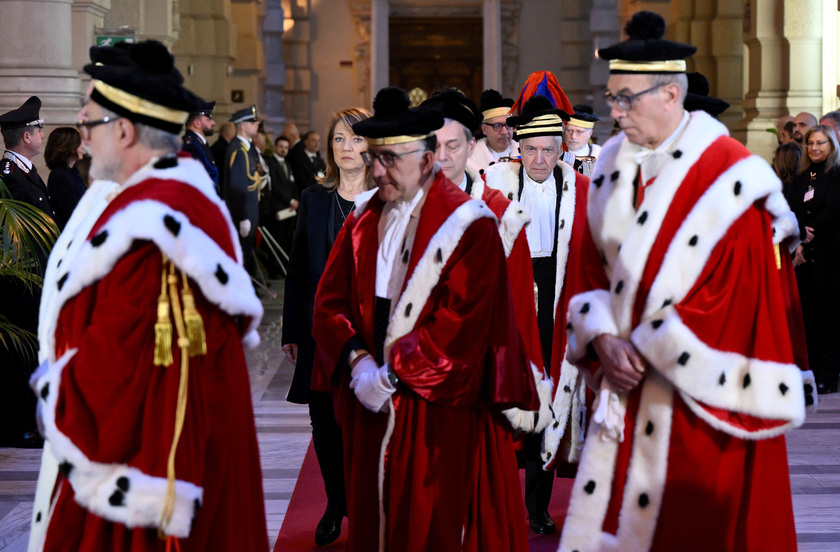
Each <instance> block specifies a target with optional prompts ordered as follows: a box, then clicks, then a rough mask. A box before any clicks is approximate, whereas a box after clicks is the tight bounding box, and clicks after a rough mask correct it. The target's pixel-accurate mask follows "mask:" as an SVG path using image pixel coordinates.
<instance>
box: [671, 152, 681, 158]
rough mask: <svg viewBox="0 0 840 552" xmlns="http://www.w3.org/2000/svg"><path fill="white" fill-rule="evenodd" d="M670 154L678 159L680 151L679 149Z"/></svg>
mask: <svg viewBox="0 0 840 552" xmlns="http://www.w3.org/2000/svg"><path fill="white" fill-rule="evenodd" d="M671 155H673V156H674V159H679V158H680V157H682V152H681V151H680V150H677V151H675V152H674V153H672V154H671Z"/></svg>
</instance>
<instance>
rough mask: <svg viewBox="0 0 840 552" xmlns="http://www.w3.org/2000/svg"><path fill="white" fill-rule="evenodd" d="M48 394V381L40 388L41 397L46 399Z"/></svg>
mask: <svg viewBox="0 0 840 552" xmlns="http://www.w3.org/2000/svg"><path fill="white" fill-rule="evenodd" d="M49 395H50V382H47V383H45V384H44V386H43V387H42V388H41V398H42V399H44V400H47V397H48V396H49Z"/></svg>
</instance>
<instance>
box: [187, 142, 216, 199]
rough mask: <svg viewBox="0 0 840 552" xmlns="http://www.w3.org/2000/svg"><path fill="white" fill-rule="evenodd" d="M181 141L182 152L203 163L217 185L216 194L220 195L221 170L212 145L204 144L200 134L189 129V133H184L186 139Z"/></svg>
mask: <svg viewBox="0 0 840 552" xmlns="http://www.w3.org/2000/svg"><path fill="white" fill-rule="evenodd" d="M181 140H182V141H183V145H182V146H181V151H185V152H187V153H189V154H190V157H192V158H193V159H196V160H198V161H201V163H202V164H203V165H204V169H205V170H206V171H207V174H208V175H209V176H210V179H211V180H212V181H213V184H215V185H216V193H218V192H219V169H218V165H217V164H216V158H215V157H214V153H213V150H212V149H211V148H210V145H209V144H207V143H206V142H204V141H203V140H202V139H201V138H200V137H199V136H198V134H196V133H195V132H194V131H192V130H189V129H187V131H186V132H185V133H184V137H183V138H182V139H181ZM217 143H218V142H217Z"/></svg>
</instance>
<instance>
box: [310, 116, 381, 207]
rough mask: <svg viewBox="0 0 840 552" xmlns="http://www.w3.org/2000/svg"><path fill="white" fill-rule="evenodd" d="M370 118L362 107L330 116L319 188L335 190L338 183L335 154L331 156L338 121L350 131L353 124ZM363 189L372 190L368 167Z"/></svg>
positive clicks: (338, 174)
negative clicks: (325, 163) (325, 158)
mask: <svg viewBox="0 0 840 552" xmlns="http://www.w3.org/2000/svg"><path fill="white" fill-rule="evenodd" d="M370 117H372V115H371V112H370V111H368V110H367V109H365V108H363V107H351V108H350V109H345V110H344V111H339V112H338V113H336V114H335V115H333V116H332V119H330V126H329V130H328V131H327V171H326V174H324V176H322V177H321V178H319V179H318V183H319V184H320V185H321V186H323V187H325V188H330V189H332V188H335V187H336V186H338V181H339V179H340V178H341V173H340V172H339V168H338V164H336V162H335V154H333V147H332V142H333V138H334V137H335V127H336V125H338V123H339V121H342V122H343V123H344V124H345V125H347V126H348V127H350V128H351V129H352V128H353V125H354V124H356V123H358V122H359V121H364V120H365V119H369V118H370ZM365 189H366V190H371V189H373V175H372V173H371V171H370V167H368V166H365Z"/></svg>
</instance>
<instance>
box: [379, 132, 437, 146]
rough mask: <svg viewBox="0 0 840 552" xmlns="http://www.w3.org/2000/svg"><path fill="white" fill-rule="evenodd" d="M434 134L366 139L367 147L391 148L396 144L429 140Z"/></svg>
mask: <svg viewBox="0 0 840 552" xmlns="http://www.w3.org/2000/svg"><path fill="white" fill-rule="evenodd" d="M434 135H435V133H434V132H432V133H430V134H423V135H420V134H416V135H413V136H412V135H408V134H403V135H401V136H385V137H383V138H368V139H367V141H368V145H370V146H393V145H396V144H406V143H408V142H416V141H418V140H425V139H426V138H431V137H432V136H434Z"/></svg>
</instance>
